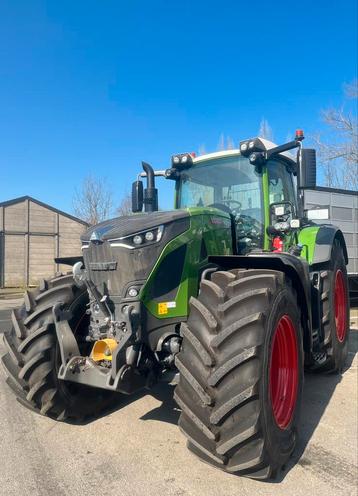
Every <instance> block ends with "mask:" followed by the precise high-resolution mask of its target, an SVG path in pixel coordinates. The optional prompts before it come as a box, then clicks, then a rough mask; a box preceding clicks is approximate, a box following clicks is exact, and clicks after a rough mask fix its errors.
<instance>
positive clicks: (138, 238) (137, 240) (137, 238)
mask: <svg viewBox="0 0 358 496" xmlns="http://www.w3.org/2000/svg"><path fill="white" fill-rule="evenodd" d="M133 243H134V244H135V245H141V244H142V243H143V238H142V236H140V235H139V234H137V235H136V236H134V238H133Z"/></svg>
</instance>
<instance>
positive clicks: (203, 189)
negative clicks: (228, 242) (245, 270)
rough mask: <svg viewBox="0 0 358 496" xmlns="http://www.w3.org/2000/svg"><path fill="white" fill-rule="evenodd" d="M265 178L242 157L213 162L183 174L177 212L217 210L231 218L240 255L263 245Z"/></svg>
mask: <svg viewBox="0 0 358 496" xmlns="http://www.w3.org/2000/svg"><path fill="white" fill-rule="evenodd" d="M262 201H263V197H262V178H261V174H258V173H257V172H256V171H255V168H254V167H253V166H252V165H251V164H250V162H249V160H248V159H247V158H245V157H241V156H239V155H237V156H232V157H224V158H218V159H211V160H207V161H205V162H201V163H199V164H197V165H194V166H193V167H191V168H190V169H187V170H184V171H183V172H182V173H181V174H180V179H179V184H178V208H187V207H216V208H219V209H221V210H224V211H226V212H229V213H230V214H232V216H233V217H234V219H235V223H236V231H237V237H238V248H239V252H246V251H248V250H252V249H253V248H255V247H262V245H263V229H264V218H263V208H262Z"/></svg>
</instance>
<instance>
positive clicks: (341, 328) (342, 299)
mask: <svg viewBox="0 0 358 496" xmlns="http://www.w3.org/2000/svg"><path fill="white" fill-rule="evenodd" d="M334 317H335V322H336V334H337V339H338V341H339V342H340V343H342V342H343V341H344V338H345V337H346V322H347V300H346V288H345V284H344V277H343V273H342V271H341V270H337V272H336V279H335V284H334Z"/></svg>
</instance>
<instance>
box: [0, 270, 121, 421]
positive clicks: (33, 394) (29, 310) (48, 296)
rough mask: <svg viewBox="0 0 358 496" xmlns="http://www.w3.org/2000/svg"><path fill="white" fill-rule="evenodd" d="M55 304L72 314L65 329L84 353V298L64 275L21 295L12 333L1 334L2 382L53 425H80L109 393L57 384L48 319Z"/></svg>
mask: <svg viewBox="0 0 358 496" xmlns="http://www.w3.org/2000/svg"><path fill="white" fill-rule="evenodd" d="M58 302H61V303H63V305H64V308H65V309H67V310H69V311H70V312H71V314H72V318H71V320H70V321H69V324H70V327H71V328H72V330H73V332H74V334H75V336H76V339H77V341H78V342H79V346H80V349H81V351H82V352H83V353H84V354H85V353H86V352H87V351H88V350H86V346H88V345H87V344H86V342H85V339H84V337H85V333H86V330H87V324H88V322H87V320H88V315H86V304H87V303H88V295H87V292H86V291H85V290H83V289H79V288H78V287H77V286H76V285H75V284H74V281H73V277H72V275H64V276H60V277H56V278H54V279H52V280H49V281H43V283H42V284H41V286H40V289H39V290H35V291H31V292H26V293H25V298H24V305H23V306H22V307H21V308H20V309H18V310H14V311H13V313H12V322H13V327H12V329H11V330H10V331H9V332H6V333H4V337H3V339H4V344H5V348H6V353H5V355H4V356H3V357H2V358H1V361H2V365H3V368H4V371H5V375H6V382H7V384H8V385H9V386H10V388H11V389H12V391H13V392H14V393H15V395H16V398H17V400H18V401H19V402H20V403H21V404H22V405H24V406H26V407H27V408H30V409H31V410H33V411H35V412H37V413H40V414H42V415H46V416H48V417H51V418H54V419H57V420H67V419H77V420H79V419H80V420H82V419H84V418H86V417H89V416H96V415H98V414H99V412H100V411H101V410H102V409H103V408H105V407H106V406H108V404H109V402H110V401H111V400H112V398H113V396H114V394H113V393H111V392H108V391H104V390H100V389H96V388H91V387H88V386H83V385H77V384H75V383H69V382H67V381H62V380H60V379H58V377H57V374H58V370H59V366H60V363H61V357H60V350H59V346H58V341H57V336H56V329H55V324H54V320H53V315H52V308H53V306H54V305H55V303H58Z"/></svg>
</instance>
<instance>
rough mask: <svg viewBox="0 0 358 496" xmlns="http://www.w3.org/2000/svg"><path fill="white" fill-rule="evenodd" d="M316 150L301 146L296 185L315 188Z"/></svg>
mask: <svg viewBox="0 0 358 496" xmlns="http://www.w3.org/2000/svg"><path fill="white" fill-rule="evenodd" d="M316 168H317V165H316V150H314V149H313V148H303V149H302V150H301V152H300V164H299V177H298V186H299V187H300V188H307V189H308V188H315V186H316Z"/></svg>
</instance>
